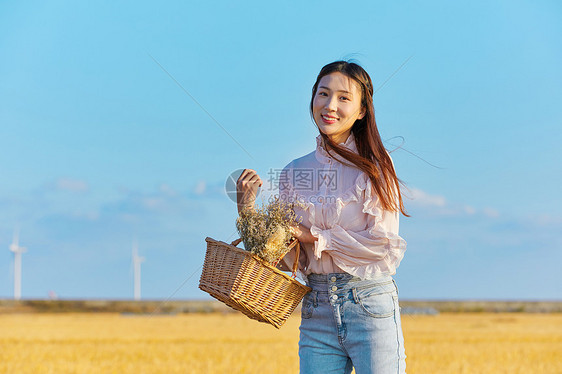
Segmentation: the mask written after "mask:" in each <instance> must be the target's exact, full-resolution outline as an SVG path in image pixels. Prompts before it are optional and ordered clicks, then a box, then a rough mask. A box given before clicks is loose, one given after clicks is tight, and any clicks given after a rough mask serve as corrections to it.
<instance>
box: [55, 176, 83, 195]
mask: <svg viewBox="0 0 562 374" xmlns="http://www.w3.org/2000/svg"><path fill="white" fill-rule="evenodd" d="M55 188H56V189H57V190H61V191H70V192H86V191H88V189H89V186H88V183H86V182H85V181H83V180H80V179H72V178H59V179H57V181H56V182H55Z"/></svg>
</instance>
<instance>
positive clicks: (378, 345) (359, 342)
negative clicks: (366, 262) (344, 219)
mask: <svg viewBox="0 0 562 374" xmlns="http://www.w3.org/2000/svg"><path fill="white" fill-rule="evenodd" d="M307 284H308V286H309V287H311V288H312V291H311V292H309V293H308V294H306V296H305V297H304V299H303V302H302V310H301V317H302V320H301V326H300V341H299V357H300V373H301V374H316V373H322V374H328V373H334V374H335V373H338V374H343V373H346V374H349V373H351V370H352V368H355V373H356V374H390V373H392V374H401V373H405V372H406V355H405V353H404V338H403V336H402V325H401V323H400V308H399V306H398V289H397V288H396V284H395V283H394V280H393V279H392V277H391V276H384V277H381V278H377V279H375V280H361V279H360V278H358V277H354V276H352V275H349V274H346V273H332V274H311V275H309V276H308V281H307Z"/></svg>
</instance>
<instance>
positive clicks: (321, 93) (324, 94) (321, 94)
mask: <svg viewBox="0 0 562 374" xmlns="http://www.w3.org/2000/svg"><path fill="white" fill-rule="evenodd" d="M318 96H328V94H327V93H326V92H319V93H318Z"/></svg>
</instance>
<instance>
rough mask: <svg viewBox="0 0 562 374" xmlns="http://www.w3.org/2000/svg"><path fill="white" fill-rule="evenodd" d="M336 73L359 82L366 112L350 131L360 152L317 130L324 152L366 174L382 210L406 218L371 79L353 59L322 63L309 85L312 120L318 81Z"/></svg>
mask: <svg viewBox="0 0 562 374" xmlns="http://www.w3.org/2000/svg"><path fill="white" fill-rule="evenodd" d="M335 72H340V73H342V74H344V75H346V76H347V77H349V78H350V79H353V80H354V81H355V82H356V83H357V84H358V85H359V88H360V90H361V107H362V108H365V115H364V116H363V118H362V119H358V120H356V121H355V123H354V124H353V127H352V128H351V134H352V135H353V136H354V138H355V144H356V145H357V151H358V153H359V154H356V153H354V152H352V151H350V150H348V149H346V148H344V147H342V146H340V145H338V144H336V143H335V142H333V141H331V140H330V138H328V136H327V135H326V134H324V133H322V131H320V135H321V136H322V138H323V139H324V144H325V145H326V151H327V152H328V154H331V153H330V152H331V151H332V150H333V151H334V152H336V153H337V154H338V155H340V156H341V157H343V158H344V159H345V160H347V161H349V162H350V163H351V164H353V165H354V166H355V167H357V168H358V169H360V170H361V171H363V172H364V173H365V174H367V175H368V176H369V179H370V180H371V183H372V184H373V188H374V189H375V192H376V194H377V196H378V197H379V199H380V201H381V204H382V206H383V209H385V210H389V211H394V212H398V211H399V212H401V213H402V214H403V215H405V216H407V217H409V215H408V214H407V213H406V210H405V209H404V203H403V201H402V194H401V192H400V183H401V181H400V180H399V179H398V177H397V176H396V171H395V170H394V166H393V165H392V160H391V159H390V156H389V154H388V152H387V151H386V149H385V148H384V145H383V144H382V140H381V136H380V134H379V130H378V128H377V123H376V121H375V108H374V106H373V82H372V81H371V77H370V76H369V74H367V72H366V71H365V69H363V68H362V67H361V66H360V65H358V64H356V63H354V62H347V61H335V62H332V63H330V64H328V65H326V66H324V67H323V68H322V70H320V73H319V74H318V77H317V78H316V83H314V86H313V87H312V99H311V100H310V115H311V117H312V120H313V121H314V113H313V102H314V97H315V96H316V91H317V89H318V83H319V82H320V80H321V79H322V77H324V76H326V75H328V74H331V73H335ZM317 126H318V125H317ZM319 130H320V129H319Z"/></svg>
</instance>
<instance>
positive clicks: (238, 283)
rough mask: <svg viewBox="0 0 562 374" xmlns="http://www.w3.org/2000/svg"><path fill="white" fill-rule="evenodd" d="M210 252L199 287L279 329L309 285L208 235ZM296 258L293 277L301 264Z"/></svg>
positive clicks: (208, 252) (294, 243)
mask: <svg viewBox="0 0 562 374" xmlns="http://www.w3.org/2000/svg"><path fill="white" fill-rule="evenodd" d="M205 241H206V242H207V253H206V255H205V263H204V264H203V272H202V274H201V279H200V281H199V288H200V289H201V290H203V291H205V292H208V293H209V294H210V295H211V296H213V297H214V298H216V299H218V300H220V301H222V302H223V303H225V304H226V305H228V306H230V307H232V308H234V309H236V310H238V311H240V312H242V313H244V314H245V315H247V316H248V317H250V318H252V319H255V320H258V321H260V322H265V323H269V324H272V325H273V326H275V327H277V328H279V327H281V326H282V325H283V323H285V321H286V320H287V318H289V316H290V315H291V314H292V313H293V311H294V310H295V308H296V307H297V305H298V304H299V303H300V301H301V300H302V298H303V297H304V295H305V294H306V293H308V292H309V291H310V288H309V287H307V286H304V285H302V284H301V283H299V282H298V281H296V280H295V279H293V278H291V277H290V276H288V275H287V274H285V273H283V272H282V271H280V270H278V269H276V268H275V267H273V266H271V265H270V264H268V263H267V262H265V261H263V260H262V259H260V258H258V257H257V256H255V255H253V254H251V253H250V252H248V251H244V250H242V249H240V248H236V245H237V244H238V243H240V239H239V240H235V241H234V242H232V243H231V244H227V243H224V242H221V241H218V240H214V239H212V238H206V239H205ZM292 245H296V246H297V258H296V260H295V266H294V267H293V276H294V274H295V270H296V265H298V252H299V251H300V245H299V243H298V241H295V242H293V243H292Z"/></svg>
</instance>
